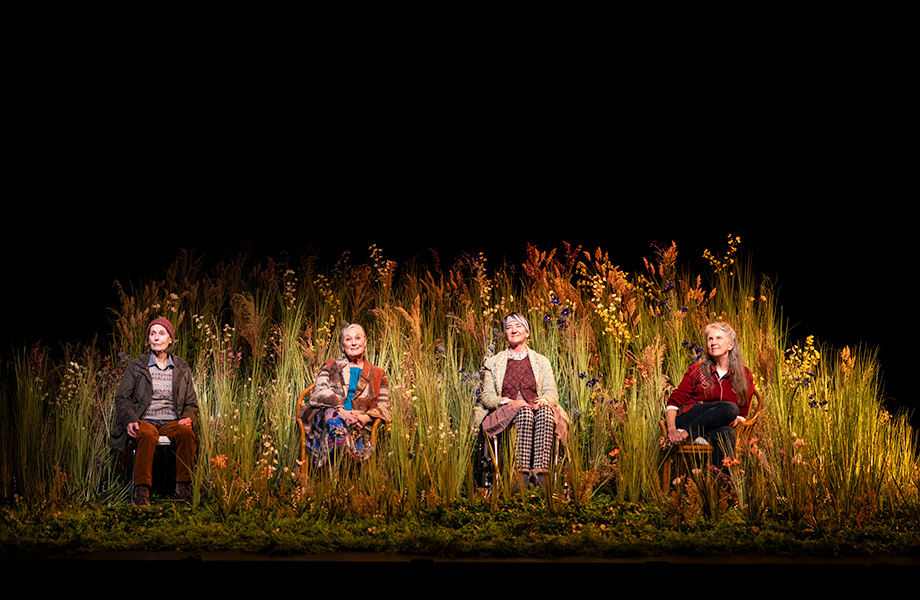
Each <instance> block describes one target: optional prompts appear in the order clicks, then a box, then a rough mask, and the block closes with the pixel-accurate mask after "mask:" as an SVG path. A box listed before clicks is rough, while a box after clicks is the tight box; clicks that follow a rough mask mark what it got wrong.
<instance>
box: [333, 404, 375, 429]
mask: <svg viewBox="0 0 920 600" xmlns="http://www.w3.org/2000/svg"><path fill="white" fill-rule="evenodd" d="M339 416H340V417H342V418H343V419H345V422H346V423H348V424H349V425H351V424H353V423H358V424H359V425H367V424H368V423H370V422H371V418H370V417H369V416H367V415H366V414H364V413H363V412H359V411H356V410H345V409H344V408H340V409H339Z"/></svg>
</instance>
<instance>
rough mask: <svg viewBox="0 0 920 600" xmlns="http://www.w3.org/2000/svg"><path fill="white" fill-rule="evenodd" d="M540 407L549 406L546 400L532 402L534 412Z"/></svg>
mask: <svg viewBox="0 0 920 600" xmlns="http://www.w3.org/2000/svg"><path fill="white" fill-rule="evenodd" d="M541 406H549V402H548V401H547V400H546V398H537V399H536V400H534V403H533V409H534V410H537V409H538V408H540V407H541Z"/></svg>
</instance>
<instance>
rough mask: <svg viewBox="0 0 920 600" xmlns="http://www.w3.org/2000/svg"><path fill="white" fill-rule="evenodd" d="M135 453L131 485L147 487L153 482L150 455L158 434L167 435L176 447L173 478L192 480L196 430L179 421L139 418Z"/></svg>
mask: <svg viewBox="0 0 920 600" xmlns="http://www.w3.org/2000/svg"><path fill="white" fill-rule="evenodd" d="M138 426H139V427H138V430H137V452H136V453H135V455H134V485H146V486H147V487H150V486H151V484H152V482H153V455H154V453H155V452H156V449H157V441H158V440H159V437H160V436H161V435H165V436H166V437H168V438H169V439H170V440H171V441H172V443H173V446H175V448H176V481H181V482H185V483H188V482H191V480H192V465H193V464H194V462H195V453H196V451H197V445H196V441H195V431H194V430H193V429H192V428H191V427H189V426H188V425H179V422H178V421H168V422H166V423H162V424H160V425H154V424H153V423H150V422H149V421H144V420H141V421H138Z"/></svg>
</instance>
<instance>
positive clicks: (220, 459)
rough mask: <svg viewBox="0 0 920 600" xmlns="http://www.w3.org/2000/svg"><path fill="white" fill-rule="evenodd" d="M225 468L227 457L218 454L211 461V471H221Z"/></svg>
mask: <svg viewBox="0 0 920 600" xmlns="http://www.w3.org/2000/svg"><path fill="white" fill-rule="evenodd" d="M226 466H227V455H226V454H220V455H218V456H215V457H214V458H212V459H211V468H212V469H223V468H225V467H226Z"/></svg>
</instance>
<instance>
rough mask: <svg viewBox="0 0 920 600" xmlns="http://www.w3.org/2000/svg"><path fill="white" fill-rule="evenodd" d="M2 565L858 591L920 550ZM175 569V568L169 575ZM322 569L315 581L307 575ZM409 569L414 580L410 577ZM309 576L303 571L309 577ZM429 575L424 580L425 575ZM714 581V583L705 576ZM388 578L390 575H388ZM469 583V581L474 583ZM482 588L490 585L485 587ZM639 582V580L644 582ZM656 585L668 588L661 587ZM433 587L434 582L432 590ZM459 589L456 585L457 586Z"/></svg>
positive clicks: (103, 577) (12, 564)
mask: <svg viewBox="0 0 920 600" xmlns="http://www.w3.org/2000/svg"><path fill="white" fill-rule="evenodd" d="M0 568H2V570H3V572H5V573H7V574H8V576H12V575H13V574H14V573H17V572H18V573H27V572H35V573H44V574H45V575H43V576H42V580H43V581H44V580H46V579H47V580H48V581H49V583H50V585H51V586H52V587H54V586H55V585H56V584H58V583H60V585H61V586H62V589H66V588H67V587H68V586H70V587H72V586H73V584H74V581H75V580H74V579H73V578H74V577H76V578H78V579H79V580H86V579H85V578H92V579H93V580H95V581H99V582H102V581H105V582H108V583H111V584H113V585H127V586H129V587H131V586H132V585H136V584H137V583H138V582H137V581H136V578H137V577H138V576H140V577H141V578H143V577H145V575H144V574H146V575H149V576H158V574H162V575H166V576H167V577H168V578H170V579H174V578H178V581H182V582H183V585H186V586H188V589H190V590H199V591H202V592H205V591H209V590H210V591H214V590H216V589H222V590H227V591H238V590H239V588H238V587H237V586H238V585H239V584H240V583H242V582H248V583H251V582H252V581H253V580H254V579H253V578H256V579H257V580H259V581H263V582H268V581H271V582H272V585H274V586H279V587H282V588H287V587H288V586H290V589H297V588H298V587H300V586H306V587H305V589H310V586H311V585H316V584H317V583H318V582H322V581H323V579H324V578H326V577H342V578H345V579H344V580H343V581H347V580H348V579H349V578H356V579H355V582H354V583H356V584H360V583H361V582H363V583H367V579H366V578H369V577H380V578H382V579H381V582H386V581H388V580H389V578H392V577H396V578H397V579H395V580H393V581H391V583H393V584H396V582H404V583H405V582H407V581H411V582H421V581H425V582H433V583H434V584H435V585H438V586H442V585H443V586H445V590H444V591H447V592H449V591H452V590H451V588H459V587H462V588H465V589H467V591H469V590H470V589H473V590H475V589H480V588H479V586H480V585H486V586H489V585H497V586H502V587H504V586H507V585H509V584H510V585H511V586H512V587H518V588H519V589H520V590H521V591H524V590H528V589H532V586H533V585H535V584H536V585H538V586H543V587H545V589H547V590H549V589H553V590H556V589H559V590H564V589H566V587H567V586H571V585H576V586H577V585H578V584H577V583H576V582H586V581H591V580H594V579H596V578H603V579H608V578H611V577H612V578H614V580H615V581H618V582H619V585H623V584H624V583H627V582H633V583H636V584H637V585H640V584H641V585H642V586H643V587H646V586H648V585H650V584H651V585H653V586H656V587H657V586H665V587H667V586H668V584H669V583H673V584H675V585H679V586H680V587H683V588H685V589H686V586H690V588H693V587H695V586H696V585H709V586H711V585H720V584H725V585H729V586H734V585H736V584H738V585H743V586H745V587H748V586H753V588H750V587H749V588H748V591H765V590H770V591H787V592H794V593H801V592H803V591H812V590H813V591H824V592H827V591H851V589H852V588H851V587H850V586H852V585H854V584H876V585H877V584H879V583H880V582H884V585H885V586H886V587H887V586H889V585H892V584H897V583H905V584H906V583H908V582H916V581H917V577H918V576H920V557H917V556H891V555H887V556H858V557H839V558H827V557H815V556H725V557H694V556H666V557H656V558H651V557H643V558H620V559H585V558H582V557H579V558H559V559H545V560H544V559H462V558H458V559H451V558H428V557H423V556H403V555H391V554H365V553H342V554H329V555H303V556H289V555H284V556H271V555H251V554H243V553H228V552H200V553H193V552H178V551H177V552H123V553H104V552H103V553H84V554H68V555H48V556H22V555H2V554H0ZM167 574H168V575H167ZM316 577H318V578H319V580H314V581H313V583H307V581H308V580H312V579H313V578H316ZM406 577H408V578H409V579H405V578H406ZM305 578H306V579H305ZM419 578H424V579H419ZM706 582H708V583H706ZM383 585H386V583H383ZM468 585H472V586H473V587H472V588H468V587H467V586H468ZM481 589H483V590H485V589H489V588H488V587H486V588H481ZM637 589H638V588H637ZM658 589H661V588H660V587H658ZM431 591H436V590H431ZM453 591H458V590H453Z"/></svg>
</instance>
